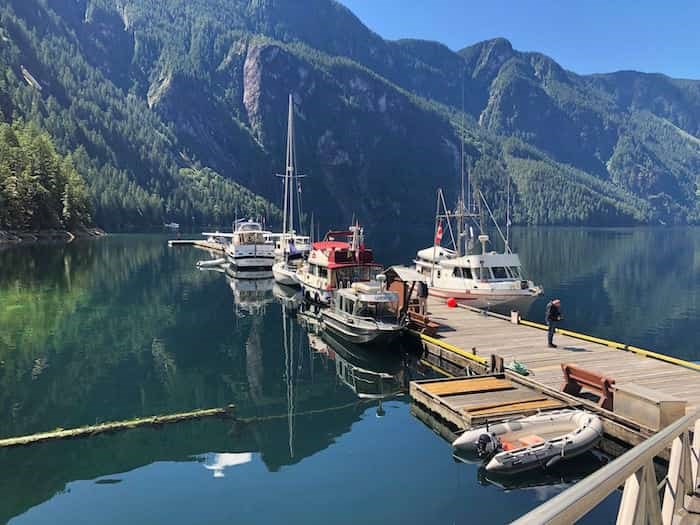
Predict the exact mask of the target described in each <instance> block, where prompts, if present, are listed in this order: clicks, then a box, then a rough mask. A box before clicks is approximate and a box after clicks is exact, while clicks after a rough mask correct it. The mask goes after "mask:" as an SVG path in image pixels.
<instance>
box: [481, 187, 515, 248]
mask: <svg viewBox="0 0 700 525" xmlns="http://www.w3.org/2000/svg"><path fill="white" fill-rule="evenodd" d="M479 196H480V197H481V200H482V201H483V203H484V206H486V210H487V211H488V212H489V217H491V220H492V221H493V225H494V226H495V227H496V230H498V234H499V235H500V236H501V240H502V241H503V242H504V243H505V247H506V250H505V251H506V253H513V252H512V251H511V249H510V246H508V243H507V242H506V238H505V236H504V235H503V232H502V231H501V228H500V226H498V222H496V218H495V217H494V216H493V212H491V208H490V207H489V203H488V202H486V197H484V194H483V193H482V192H481V190H479Z"/></svg>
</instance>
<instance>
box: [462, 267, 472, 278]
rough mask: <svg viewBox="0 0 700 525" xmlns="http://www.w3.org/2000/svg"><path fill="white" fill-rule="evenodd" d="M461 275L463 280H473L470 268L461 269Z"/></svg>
mask: <svg viewBox="0 0 700 525" xmlns="http://www.w3.org/2000/svg"><path fill="white" fill-rule="evenodd" d="M462 275H463V276H464V278H465V279H473V277H472V269H471V268H462Z"/></svg>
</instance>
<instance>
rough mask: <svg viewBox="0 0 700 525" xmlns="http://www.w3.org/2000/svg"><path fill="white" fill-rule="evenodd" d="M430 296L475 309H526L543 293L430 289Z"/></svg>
mask: <svg viewBox="0 0 700 525" xmlns="http://www.w3.org/2000/svg"><path fill="white" fill-rule="evenodd" d="M428 295H430V296H431V297H435V298H437V299H444V300H447V299H451V298H454V299H455V300H456V301H457V302H458V303H460V304H466V305H469V306H473V307H475V308H489V307H494V306H508V305H511V306H517V307H519V308H525V307H527V306H529V305H530V304H531V303H532V302H533V301H534V300H535V299H537V297H538V296H539V295H541V292H539V291H537V292H533V291H530V290H523V291H522V292H521V291H518V290H513V291H512V292H503V291H497V290H493V291H492V290H456V289H450V288H438V287H432V288H429V289H428Z"/></svg>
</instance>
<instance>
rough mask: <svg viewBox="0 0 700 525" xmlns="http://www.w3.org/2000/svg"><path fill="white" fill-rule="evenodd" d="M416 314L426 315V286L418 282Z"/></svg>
mask: <svg viewBox="0 0 700 525" xmlns="http://www.w3.org/2000/svg"><path fill="white" fill-rule="evenodd" d="M418 312H419V313H420V314H421V315H425V314H427V313H428V285H427V284H426V283H424V282H423V281H419V282H418Z"/></svg>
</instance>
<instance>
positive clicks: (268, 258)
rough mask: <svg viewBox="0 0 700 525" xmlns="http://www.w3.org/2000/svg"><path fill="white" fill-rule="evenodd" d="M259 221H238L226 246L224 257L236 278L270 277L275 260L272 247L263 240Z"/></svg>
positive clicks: (263, 232) (263, 234)
mask: <svg viewBox="0 0 700 525" xmlns="http://www.w3.org/2000/svg"><path fill="white" fill-rule="evenodd" d="M266 233H268V232H265V231H263V229H262V226H261V225H260V223H257V222H254V221H251V220H248V221H239V222H237V223H236V227H235V229H234V231H233V234H231V243H230V244H228V245H227V246H226V259H227V260H228V262H229V267H230V270H231V273H232V275H233V276H234V277H237V278H247V279H267V278H271V277H272V265H273V263H274V262H275V254H274V247H273V245H272V244H271V243H269V242H267V241H266V240H265V234H266Z"/></svg>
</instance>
